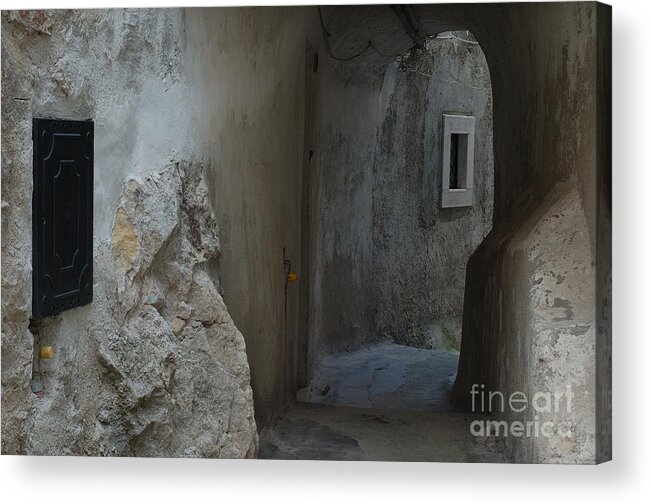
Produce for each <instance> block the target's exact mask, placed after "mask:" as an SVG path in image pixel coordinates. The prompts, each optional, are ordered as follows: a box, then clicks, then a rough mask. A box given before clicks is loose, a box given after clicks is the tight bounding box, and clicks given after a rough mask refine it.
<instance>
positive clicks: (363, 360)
mask: <svg viewBox="0 0 651 504" xmlns="http://www.w3.org/2000/svg"><path fill="white" fill-rule="evenodd" d="M458 364H459V353H458V352H447V351H441V350H425V349H422V348H413V347H408V346H403V345H395V344H385V345H377V346H373V347H371V348H368V349H364V350H360V351H357V352H349V353H340V354H334V355H330V356H328V357H326V358H325V359H323V361H322V362H321V364H320V365H319V366H318V367H317V369H316V370H315V372H314V378H313V379H312V382H311V383H310V387H309V390H308V401H309V402H312V403H318V404H337V405H341V406H353V407H357V408H381V409H389V410H416V411H452V407H451V405H450V402H449V399H448V396H449V394H450V391H451V389H452V385H453V383H454V379H455V377H456V373H457V366H458Z"/></svg>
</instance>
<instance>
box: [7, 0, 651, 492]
mask: <svg viewBox="0 0 651 504" xmlns="http://www.w3.org/2000/svg"><path fill="white" fill-rule="evenodd" d="M232 3H233V4H235V5H244V4H249V5H255V4H258V5H260V4H261V3H262V2H261V1H257V2H256V1H253V2H251V1H249V2H241V1H236V2H232ZM278 3H282V4H299V5H300V4H304V3H307V2H305V1H303V2H300V1H299V2H291V1H284V2H278ZM323 3H332V2H327V1H326V2H323ZM335 3H344V2H343V1H339V2H335ZM355 3H368V2H363V1H359V0H357V1H356V2H355ZM370 3H373V2H370ZM184 4H186V5H188V4H189V5H217V4H222V5H228V3H224V2H216V1H215V0H212V1H210V0H208V1H205V0H204V1H202V0H190V1H187V0H185V1H184V0H171V1H169V0H154V1H148V0H137V3H135V2H125V1H122V2H119V3H117V4H116V5H107V2H106V0H104V1H101V0H100V1H96V0H85V1H71V0H67V1H65V2H61V1H56V0H53V1H44V0H35V1H31V0H26V1H24V2H17V1H12V0H10V1H9V2H2V8H3V9H10V8H13V9H27V8H43V7H48V8H53V7H108V6H111V7H123V6H138V7H159V6H178V5H184ZM612 5H613V147H614V149H613V205H614V210H613V213H614V226H613V284H614V285H613V292H614V295H613V297H614V299H613V308H614V314H613V315H614V317H613V318H614V327H613V334H614V338H613V355H614V365H613V367H614V376H613V419H614V432H613V446H614V448H613V451H614V461H613V462H609V463H607V464H602V465H600V466H588V467H586V466H576V467H573V466H533V465H494V464H491V465H489V464H429V463H427V464H426V463H386V462H368V463H366V462H365V463H362V462H344V463H342V462H285V461H273V462H270V461H263V460H253V461H220V460H171V459H118V458H112V459H100V458H81V457H79V458H76V457H14V456H3V457H0V497H1V498H2V499H3V500H2V502H67V503H71V502H90V503H93V504H94V503H96V502H97V503H102V502H113V503H115V502H152V501H154V500H155V501H156V502H161V503H162V502H175V503H179V504H180V503H185V502H204V501H209V502H215V501H220V502H230V501H232V502H249V501H251V502H258V503H267V502H283V503H284V502H294V501H298V502H303V503H310V504H312V503H321V502H327V503H336V502H355V503H360V504H361V503H366V502H373V503H384V502H392V503H398V504H403V503H408V502H413V501H420V502H428V503H429V502H437V501H439V502H440V501H447V502H454V503H456V502H465V501H470V500H471V499H472V500H475V499H476V500H477V501H478V502H488V503H491V502H494V501H498V500H499V501H500V502H527V504H533V503H537V502H544V503H546V504H549V503H556V502H558V503H562V502H574V503H577V504H578V503H583V502H590V503H594V502H609V503H612V502H616V503H617V502H625V501H631V502H651V463H650V462H649V458H650V457H651V443H650V442H649V440H650V439H651V436H650V434H649V431H650V430H651V408H650V407H649V405H650V404H651V374H650V373H649V372H648V371H649V370H650V369H651V344H650V342H651V330H650V329H651V295H650V294H649V292H650V288H651V278H649V276H650V275H649V270H650V268H649V266H650V265H651V242H650V239H649V236H650V231H651V211H650V210H651V209H650V206H651V192H650V190H649V189H650V187H651V163H649V156H648V154H649V149H650V148H651V128H649V115H650V114H651V107H650V106H649V102H650V101H651V100H650V97H651V72H650V71H649V67H650V65H651V50H650V49H651V24H650V23H649V21H651V15H650V14H651V9H650V8H649V6H650V5H651V2H648V1H644V0H639V1H635V0H613V1H612Z"/></svg>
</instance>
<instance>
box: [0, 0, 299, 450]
mask: <svg viewBox="0 0 651 504" xmlns="http://www.w3.org/2000/svg"><path fill="white" fill-rule="evenodd" d="M302 12H303V11H302V10H301V9H293V10H287V9H270V10H265V9H154V10H147V9H135V10H124V9H116V10H98V11H94V10H84V11H78V10H68V11H20V12H3V13H2V119H3V120H2V179H3V180H2V181H3V183H2V427H3V437H2V451H3V453H40V454H63V453H75V454H82V453H85V454H116V455H129V454H131V455H165V456H210V457H217V456H220V457H245V456H246V457H250V456H253V455H254V453H255V449H256V445H257V434H256V429H255V425H256V422H255V421H254V420H253V412H254V408H253V399H252V392H251V386H250V384H249V365H250V366H251V370H252V371H251V374H252V375H253V376H252V378H251V381H252V382H253V383H254V384H255V382H256V380H257V383H258V385H259V387H258V391H257V392H256V395H257V397H256V402H257V403H259V404H260V407H259V408H258V407H257V406H256V414H259V415H260V419H261V422H262V423H264V422H266V421H269V420H270V419H271V416H272V414H273V411H272V407H271V406H270V405H274V407H275V408H276V413H277V412H278V411H280V410H282V408H283V407H284V405H285V404H286V402H287V400H288V396H287V394H286V390H287V389H288V388H289V389H291V388H292V386H293V385H292V367H291V365H290V364H289V363H291V362H292V357H291V351H290V350H291V348H292V347H293V345H295V340H293V339H292V338H293V336H292V332H291V331H292V329H291V327H289V328H288V326H289V324H287V323H286V319H285V303H284V266H283V264H282V248H283V246H286V247H287V249H288V254H289V255H290V256H291V257H292V259H294V257H295V254H297V252H296V250H297V248H298V246H297V243H298V241H299V234H300V229H299V226H298V225H297V224H296V222H294V221H293V220H292V216H294V215H298V211H297V209H296V208H295V206H298V204H299V198H300V166H301V153H302V132H303V126H302V105H300V101H299V102H297V100H296V95H297V94H300V92H301V85H302V84H301V83H302V77H303V75H304V74H303V60H304V54H303V51H304V36H303V34H302V33H303V32H302V25H301V19H302V16H303V13H302ZM217 28H219V29H217ZM296 61H300V64H298V63H296ZM297 103H298V105H297ZM32 117H57V118H63V119H87V118H92V119H93V120H94V122H95V194H94V200H95V208H94V270H95V278H94V283H95V287H94V291H95V299H94V302H93V303H92V305H90V306H85V307H81V308H76V309H73V310H70V311H67V312H64V313H62V314H61V315H59V316H57V317H52V318H51V319H48V320H45V321H44V322H43V323H42V325H41V327H40V328H38V329H35V333H34V334H33V333H32V332H30V330H29V328H28V326H29V319H30V316H31V190H32V158H31V156H32V148H31V120H32ZM285 145H292V146H295V147H294V148H293V149H290V150H292V152H293V154H289V150H288V149H286V148H285V147H284V146H285ZM254 184H257V185H254ZM188 191H189V192H188ZM281 193H282V197H278V196H279V194H281ZM195 198H199V199H198V200H195ZM213 208H214V209H215V214H214V215H213ZM218 229H219V233H218ZM219 241H221V243H222V247H221V250H222V251H223V253H222V255H221V256H220V254H219V250H220V247H219ZM254 258H255V259H254ZM296 260H297V261H298V258H297V259H296ZM222 296H224V298H225V299H226V303H227V304H228V305H229V309H228V310H227V309H226V305H225V304H224V301H223V299H224V298H222ZM290 296H291V292H290ZM291 302H294V303H295V300H293V299H292V298H290V300H289V303H290V304H289V308H288V311H289V313H290V314H291V310H292V305H291ZM229 311H230V312H232V313H233V319H231V315H230V314H229ZM289 320H290V321H291V320H292V318H289ZM238 328H239V329H242V332H240V331H239V330H238ZM243 335H244V339H243ZM245 340H248V341H246V343H247V346H248V348H249V349H250V348H251V346H252V345H253V346H254V347H255V348H256V350H255V351H253V352H252V353H250V354H249V355H248V360H249V362H248V363H247V358H246V357H247V354H246V353H245V346H244V343H245ZM45 344H47V345H51V346H53V347H54V349H55V357H54V358H53V359H52V360H49V361H42V360H40V359H37V358H35V355H36V354H37V352H38V348H39V347H40V346H41V345H45ZM32 375H34V378H35V379H36V380H37V381H40V382H42V383H43V385H44V387H45V388H44V393H43V394H40V395H41V397H37V396H36V395H34V394H33V393H32V392H31V390H30V382H31V381H32ZM188 412H193V413H192V414H191V415H188Z"/></svg>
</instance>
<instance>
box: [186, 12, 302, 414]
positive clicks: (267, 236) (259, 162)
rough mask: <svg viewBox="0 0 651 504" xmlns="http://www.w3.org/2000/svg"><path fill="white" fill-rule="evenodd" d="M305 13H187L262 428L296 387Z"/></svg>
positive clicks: (234, 307) (229, 290) (224, 278)
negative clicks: (290, 275)
mask: <svg viewBox="0 0 651 504" xmlns="http://www.w3.org/2000/svg"><path fill="white" fill-rule="evenodd" d="M305 18H306V10H305V9H302V8H253V9H239V8H238V9H190V10H188V11H187V23H188V29H187V36H188V44H189V45H190V47H192V58H193V60H194V62H195V63H194V65H193V74H192V77H193V78H194V79H195V80H196V81H197V83H198V84H197V86H198V93H199V96H201V97H203V99H204V100H205V101H204V102H203V103H201V104H200V106H204V105H205V104H210V110H211V115H210V118H209V120H208V121H207V122H206V123H205V124H203V125H202V126H201V127H202V128H205V133H203V134H209V135H210V139H211V141H210V145H209V146H208V147H209V149H208V152H209V153H210V158H209V165H210V170H209V173H210V189H211V193H212V195H213V198H214V201H215V209H216V212H217V220H218V222H219V226H220V233H221V235H220V236H221V239H222V242H223V243H224V247H223V249H222V255H221V259H220V273H221V282H222V286H223V289H224V299H225V301H226V304H227V306H228V309H229V311H230V313H231V315H232V316H233V319H234V320H235V323H236V324H237V326H238V327H239V328H240V330H241V331H242V333H243V334H244V337H245V339H246V343H247V354H248V357H249V363H250V365H251V374H252V378H251V379H252V386H253V393H254V396H255V405H256V418H257V419H258V421H259V422H260V424H261V425H263V424H265V423H266V422H268V421H269V420H270V419H271V418H273V417H274V416H277V415H278V414H279V413H281V412H282V411H283V410H284V408H285V406H286V404H287V401H288V400H291V399H293V397H294V392H295V390H296V385H295V372H294V368H295V355H294V354H295V347H296V331H297V324H296V320H297V309H298V285H296V284H290V285H288V287H287V307H286V311H285V276H286V275H285V266H284V264H283V248H285V253H286V257H287V258H288V259H289V260H290V261H291V262H292V269H293V270H294V271H299V265H300V202H301V176H302V173H301V172H302V167H303V164H302V163H303V128H304V123H305V119H304V100H303V92H304V90H303V88H304V79H305V63H304V62H305V37H306V35H305V30H306V26H305ZM190 26H191V28H190ZM299 273H301V272H300V271H299ZM301 276H302V274H301Z"/></svg>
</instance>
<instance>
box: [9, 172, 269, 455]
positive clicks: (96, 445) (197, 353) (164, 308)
mask: <svg viewBox="0 0 651 504" xmlns="http://www.w3.org/2000/svg"><path fill="white" fill-rule="evenodd" d="M218 255H219V238H218V233H217V224H216V221H215V217H214V214H213V211H212V208H211V205H210V203H209V199H208V190H207V187H206V184H205V182H204V179H203V170H202V168H201V167H199V166H197V165H194V164H185V163H180V164H175V165H171V166H168V167H167V168H165V169H163V170H162V171H160V172H156V173H153V174H151V175H149V176H147V177H145V178H143V179H142V180H136V179H130V180H128V181H126V182H125V184H124V185H123V190H122V194H121V197H120V201H119V203H118V207H117V211H116V214H115V221H114V226H113V231H112V237H111V241H110V243H108V242H104V243H101V244H100V245H99V247H98V249H97V250H96V255H95V278H94V280H95V287H94V289H95V292H94V301H93V303H92V304H91V305H88V306H85V307H81V308H77V309H74V310H71V311H68V312H64V313H63V314H61V315H59V316H57V317H53V318H51V319H48V320H46V321H44V322H43V323H42V324H41V326H40V327H38V328H36V330H35V331H34V344H33V346H32V345H30V347H32V348H35V349H38V348H39V347H40V346H43V345H51V346H53V347H54V349H55V357H54V359H51V360H41V359H35V360H34V361H33V369H32V374H33V381H37V382H39V383H42V385H43V387H44V390H43V392H42V394H39V395H40V397H39V396H37V395H35V394H32V393H26V392H25V390H29V387H30V383H29V379H28V373H27V372H25V373H23V374H22V375H21V376H20V377H19V378H18V379H16V376H10V375H7V376H8V377H11V378H12V380H11V381H12V383H13V385H14V386H17V387H18V388H19V390H20V391H22V393H21V394H20V398H22V399H23V400H25V401H26V404H25V403H23V405H22V408H17V407H16V408H14V407H13V406H12V404H11V403H10V401H12V400H13V399H12V390H11V388H8V389H7V390H5V366H3V409H4V407H5V406H7V409H8V411H9V413H8V414H7V416H5V415H4V414H3V428H4V427H5V426H8V427H9V429H8V432H7V431H5V433H7V434H8V435H7V436H3V445H2V446H3V452H5V453H34V454H49V455H60V454H89V455H135V456H197V457H252V456H254V455H255V451H256V448H257V433H256V426H255V421H254V417H253V396H252V391H251V387H250V384H249V367H248V363H247V358H246V351H245V345H244V339H243V337H242V334H241V333H240V332H239V331H238V329H237V328H236V327H235V325H234V323H233V321H232V319H231V317H230V315H229V314H228V310H227V309H226V306H225V304H224V302H223V300H222V297H221V295H220V293H219V290H218V286H217V285H216V281H217V280H216V278H217V274H216V261H217V260H218ZM3 310H4V306H3ZM18 328H19V329H21V330H25V329H26V328H20V327H18ZM4 329H5V326H3V330H4ZM7 330H8V331H13V330H14V327H13V326H9V327H8V328H7ZM27 335H29V332H27ZM26 338H28V336H26ZM4 339H5V338H4V335H3V341H4ZM12 339H13V340H14V341H15V338H12ZM29 353H31V348H30V350H29ZM4 357H5V346H4V345H3V358H4ZM23 360H25V361H26V359H23ZM31 363H32V362H31V359H30V361H29V364H31ZM3 364H4V363H3ZM7 368H9V369H8V373H10V374H11V373H13V374H15V373H14V371H12V370H13V369H14V368H15V365H14V364H11V365H9V366H7ZM25 406H27V407H25ZM18 412H22V416H19V415H18V414H17V413H18ZM3 430H4V429H3Z"/></svg>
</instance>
